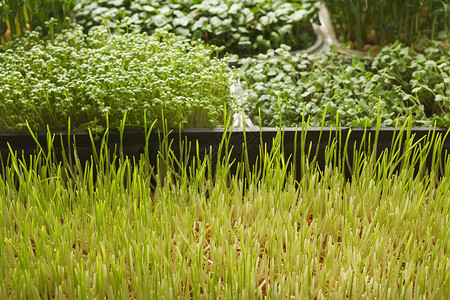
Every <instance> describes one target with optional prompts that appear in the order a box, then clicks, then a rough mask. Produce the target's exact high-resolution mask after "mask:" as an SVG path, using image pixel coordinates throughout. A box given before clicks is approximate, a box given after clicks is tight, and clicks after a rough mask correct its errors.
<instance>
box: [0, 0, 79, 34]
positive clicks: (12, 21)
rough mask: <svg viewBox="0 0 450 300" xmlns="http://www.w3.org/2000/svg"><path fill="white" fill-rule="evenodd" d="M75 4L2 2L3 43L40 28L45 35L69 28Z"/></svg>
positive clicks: (52, 0)
mask: <svg viewBox="0 0 450 300" xmlns="http://www.w3.org/2000/svg"><path fill="white" fill-rule="evenodd" d="M75 4H76V3H75V1H74V0H1V1H0V40H1V43H5V42H7V41H8V40H11V39H12V38H14V37H16V36H20V35H23V34H24V33H25V31H29V30H35V29H37V28H38V27H40V28H41V30H42V33H44V34H52V33H54V32H56V31H58V30H61V29H62V28H65V27H67V26H68V24H70V22H71V21H70V19H71V12H72V10H73V8H74V7H75ZM52 18H54V20H53V21H50V20H51V19H52ZM48 21H50V23H48Z"/></svg>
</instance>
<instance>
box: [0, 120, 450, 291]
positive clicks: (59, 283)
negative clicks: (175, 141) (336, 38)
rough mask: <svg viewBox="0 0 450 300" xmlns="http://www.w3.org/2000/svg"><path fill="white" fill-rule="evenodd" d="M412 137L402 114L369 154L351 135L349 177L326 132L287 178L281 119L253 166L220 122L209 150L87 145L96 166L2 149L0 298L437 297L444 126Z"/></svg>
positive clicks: (443, 244) (442, 273) (442, 252)
mask: <svg viewBox="0 0 450 300" xmlns="http://www.w3.org/2000/svg"><path fill="white" fill-rule="evenodd" d="M411 138H412V136H409V135H408V127H407V126H405V127H404V130H402V131H400V134H399V136H398V137H397V138H396V139H397V141H398V142H397V143H393V144H394V146H393V147H392V149H389V150H386V151H385V152H384V153H383V154H382V155H381V156H380V157H379V158H377V157H376V156H375V155H371V154H370V153H369V154H366V152H365V151H362V150H361V151H359V150H358V151H359V152H357V153H358V154H359V155H354V156H353V157H354V160H353V161H352V162H348V163H349V164H350V165H351V166H352V167H353V175H352V177H351V180H347V179H346V177H345V175H344V174H343V170H342V167H340V166H342V164H343V163H342V160H343V159H342V158H341V156H342V157H343V153H339V151H335V149H342V148H341V144H340V143H345V139H341V140H339V139H337V140H335V141H330V144H329V147H328V151H327V153H328V154H329V159H328V163H327V165H326V167H324V168H319V167H318V165H317V164H315V163H314V162H312V163H311V164H309V165H305V166H304V167H303V168H302V170H301V174H302V179H301V180H300V181H296V180H295V178H294V176H293V172H292V168H288V167H287V166H291V163H293V162H294V161H295V158H293V157H291V158H290V159H287V158H284V157H283V156H282V152H283V150H282V149H283V147H282V146H283V136H282V132H281V131H280V133H279V135H278V136H277V137H276V138H275V140H274V141H273V145H274V146H273V147H272V148H271V149H269V148H266V147H263V148H262V149H261V157H260V160H259V163H258V165H257V166H256V167H254V168H248V167H245V161H244V162H240V161H236V162H232V161H230V160H229V159H227V157H229V156H227V151H229V149H230V148H231V145H229V144H228V143H229V135H228V134H224V139H223V141H222V144H221V149H222V150H221V151H223V152H222V154H223V155H222V156H221V157H222V158H219V159H218V161H217V162H216V161H211V156H210V155H207V156H205V157H204V158H201V156H200V155H196V156H197V158H196V159H195V162H194V161H191V162H189V163H187V162H183V161H182V159H180V160H178V161H177V160H176V158H175V155H172V154H171V153H170V141H167V139H166V141H167V143H166V145H165V147H166V148H164V149H165V150H164V151H160V165H159V166H150V164H149V157H148V155H146V154H144V155H143V156H142V157H141V159H140V160H139V161H132V160H130V159H129V158H127V157H122V158H120V159H119V158H116V160H114V156H115V154H113V153H111V154H110V155H111V156H110V157H106V153H107V152H106V151H98V152H97V156H98V162H100V161H101V162H102V163H103V164H104V165H103V167H97V166H96V164H95V163H94V160H92V161H91V162H88V163H87V164H86V165H84V166H83V168H78V167H76V166H75V167H73V168H72V169H70V167H69V164H66V163H58V162H57V161H55V160H54V156H52V155H47V153H45V152H43V151H39V152H38V153H37V154H36V155H35V156H32V157H31V158H30V159H28V158H27V159H28V160H26V159H25V158H22V157H20V156H19V155H16V154H14V153H11V156H10V158H9V160H8V164H7V165H6V166H5V167H4V168H3V170H2V175H1V177H0V199H1V200H0V231H1V236H2V238H1V239H0V255H1V257H2V259H1V261H0V278H1V279H0V298H2V299H13V298H22V299H23V298H28V299H34V298H69V299H79V298H83V299H85V298H106V297H107V298H110V299H111V298H112V299H116V298H121V299H135V298H138V299H150V298H163V297H164V298H207V297H210V298H226V299H230V298H232V299H235V298H250V299H255V298H263V297H270V298H283V299H286V298H292V299H294V298H295V299H306V298H317V299H324V298H332V299H333V298H343V297H344V298H355V299H358V298H364V297H366V298H394V299H397V298H405V299H413V298H414V299H415V298H424V297H427V298H430V299H448V298H449V296H450V277H449V274H450V261H449V259H450V253H449V242H448V241H449V240H450V220H449V208H450V200H449V199H450V190H449V189H448V186H449V184H450V173H449V172H450V171H449V170H450V160H449V159H448V155H447V154H446V155H445V156H441V153H440V151H441V149H442V141H443V139H444V137H443V136H440V135H439V134H434V135H433V134H430V136H429V137H428V140H427V141H423V143H422V144H414V143H413V142H412V140H411ZM298 139H299V140H300V141H303V140H304V135H303V133H302V132H300V131H299V133H298ZM162 140H164V137H162ZM432 140H433V141H434V143H433V144H432V143H431V142H432ZM51 141H52V136H51V135H49V143H51ZM401 141H402V142H401ZM104 143H105V142H104ZM401 143H404V144H405V145H406V146H405V148H403V149H405V150H399V149H400V148H399V146H398V145H399V144H401ZM333 145H334V146H333ZM185 146H186V147H188V146H187V145H185ZM366 146H367V144H366ZM333 147H334V148H333ZM307 148H308V145H304V146H303V147H302V149H307ZM186 149H187V148H186ZM193 149H195V147H193ZM298 152H300V149H298V151H297V154H298V155H299V153H298ZM311 155H312V154H311ZM429 155H431V156H432V157H433V163H432V165H431V167H429V168H428V169H426V170H425V167H420V166H421V165H423V164H424V163H425V160H426V158H427V157H429ZM301 157H302V159H304V161H305V163H306V162H307V161H310V160H309V159H308V157H305V156H301ZM441 157H444V158H441ZM309 158H311V157H309ZM3 161H6V159H4V160H3ZM111 161H112V163H111ZM117 162H118V164H117ZM346 163H347V162H346ZM232 164H236V165H237V171H236V172H235V173H233V174H232V173H230V172H229V170H230V167H231V165H232ZM177 165H180V166H182V169H176V168H174V169H172V167H173V166H177ZM213 165H215V168H216V172H215V176H211V174H210V173H208V172H206V170H207V169H209V168H211V167H212V166H213ZM163 166H164V168H163ZM420 168H422V169H420ZM418 169H419V171H418ZM149 170H150V171H149ZM151 170H153V171H151ZM246 170H247V171H246ZM287 170H291V171H289V172H286V171H287ZM161 172H164V174H161ZM153 177H156V178H160V179H158V180H156V186H152V185H153V184H152V178H153ZM187 204H188V205H187Z"/></svg>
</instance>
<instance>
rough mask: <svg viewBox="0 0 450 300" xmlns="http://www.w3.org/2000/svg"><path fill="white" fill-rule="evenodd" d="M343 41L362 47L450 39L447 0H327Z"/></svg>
mask: <svg viewBox="0 0 450 300" xmlns="http://www.w3.org/2000/svg"><path fill="white" fill-rule="evenodd" d="M324 2H325V3H326V5H327V7H328V9H329V11H330V12H331V18H332V20H333V23H334V27H335V30H336V32H337V34H338V36H339V37H340V38H341V41H343V42H347V43H349V44H351V45H352V47H355V48H358V49H362V48H363V46H364V45H367V44H370V45H387V44H390V43H393V42H395V41H396V40H400V41H402V42H406V43H407V44H409V45H412V44H414V43H415V42H417V41H418V40H420V39H422V38H424V37H427V38H430V39H438V38H440V39H444V40H446V41H447V42H448V41H449V40H450V35H449V32H450V4H449V2H448V1H446V0H396V1H379V0H325V1H324Z"/></svg>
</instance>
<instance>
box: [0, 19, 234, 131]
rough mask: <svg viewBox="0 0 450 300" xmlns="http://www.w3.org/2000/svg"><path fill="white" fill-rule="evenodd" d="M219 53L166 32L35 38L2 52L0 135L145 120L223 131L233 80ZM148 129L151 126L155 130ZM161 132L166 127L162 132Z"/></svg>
mask: <svg viewBox="0 0 450 300" xmlns="http://www.w3.org/2000/svg"><path fill="white" fill-rule="evenodd" d="M217 51H218V49H217V48H216V47H214V46H211V47H210V46H207V45H204V44H203V43H201V42H190V41H188V40H187V39H186V38H183V37H179V36H175V35H173V34H170V33H167V32H164V31H161V32H158V33H155V34H154V35H152V36H148V35H147V34H145V33H144V34H141V33H136V32H130V33H121V34H110V32H109V31H108V28H106V27H97V28H96V29H95V30H92V31H91V32H90V33H89V34H84V33H83V31H82V28H81V27H80V26H73V28H70V29H66V30H64V31H63V32H62V33H61V34H55V35H52V37H51V38H40V35H39V33H38V32H36V31H34V32H31V33H27V34H26V35H25V37H24V38H21V39H17V40H15V41H13V42H11V43H8V44H6V45H4V46H1V47H0V70H1V72H0V103H1V107H0V131H21V130H22V131H23V130H27V128H26V121H28V123H29V124H30V127H31V128H32V129H33V130H41V131H45V130H46V128H47V124H49V125H50V129H51V130H65V129H67V120H68V118H70V119H71V121H72V125H73V129H86V128H91V129H92V130H94V131H101V130H103V129H104V128H105V125H106V115H107V114H108V115H109V120H110V125H111V126H112V127H114V128H118V127H119V123H120V120H122V118H123V116H124V114H125V112H128V117H127V120H128V122H129V123H128V124H127V127H132V126H140V127H143V119H142V116H143V115H144V113H145V114H146V117H147V120H148V121H149V122H153V121H154V120H156V119H160V120H162V119H163V118H162V111H163V110H164V116H165V118H166V119H167V120H168V126H170V127H179V126H182V127H184V126H186V127H209V126H217V125H220V122H221V120H222V114H223V112H224V106H225V105H229V104H230V101H231V98H230V96H229V86H230V82H229V80H230V76H231V72H230V70H229V68H228V64H227V60H226V58H224V59H218V58H217ZM147 125H148V124H147ZM160 125H161V124H158V126H160Z"/></svg>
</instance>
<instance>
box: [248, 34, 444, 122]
mask: <svg viewBox="0 0 450 300" xmlns="http://www.w3.org/2000/svg"><path fill="white" fill-rule="evenodd" d="M288 50H289V47H286V46H283V47H282V48H280V49H277V50H275V51H273V50H269V51H268V52H267V54H260V55H259V56H258V57H257V58H246V59H243V60H241V62H242V64H243V68H242V69H241V77H242V79H243V80H244V81H246V82H247V83H248V101H247V103H246V104H244V108H245V109H246V111H247V113H248V114H249V115H250V116H251V117H252V118H253V121H254V123H255V124H259V123H260V121H261V124H262V125H263V126H277V125H278V124H279V123H280V118H281V119H282V121H283V124H284V125H287V126H293V125H295V124H300V123H301V121H302V116H303V113H305V114H306V115H308V116H310V117H311V124H312V125H313V126H319V125H320V124H321V121H322V118H323V117H324V118H325V121H326V125H327V126H329V125H333V124H335V123H336V121H338V122H339V123H340V124H341V125H343V126H372V125H373V124H375V121H376V118H377V113H378V111H379V114H380V116H381V119H382V125H383V126H391V125H392V124H393V123H394V121H395V120H400V121H404V120H405V119H406V118H407V117H408V116H410V115H411V116H412V121H413V124H414V125H419V126H421V125H430V124H433V123H434V121H436V122H437V125H438V126H444V127H449V126H450V65H449V61H450V48H448V47H445V45H443V44H441V43H440V42H430V44H429V45H428V47H426V48H425V49H424V50H423V51H421V52H420V53H418V52H416V51H414V50H413V49H412V48H408V47H405V46H403V45H402V44H401V43H395V44H394V45H392V46H389V47H385V48H383V50H382V51H381V53H379V54H378V55H377V56H376V57H375V58H374V59H370V58H353V59H348V58H346V57H344V56H342V55H339V54H337V53H336V51H332V52H331V53H328V54H323V55H315V56H308V55H295V56H294V55H292V54H290V53H289V51H288ZM325 110H326V111H325ZM324 114H325V115H324ZM259 117H261V120H259Z"/></svg>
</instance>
